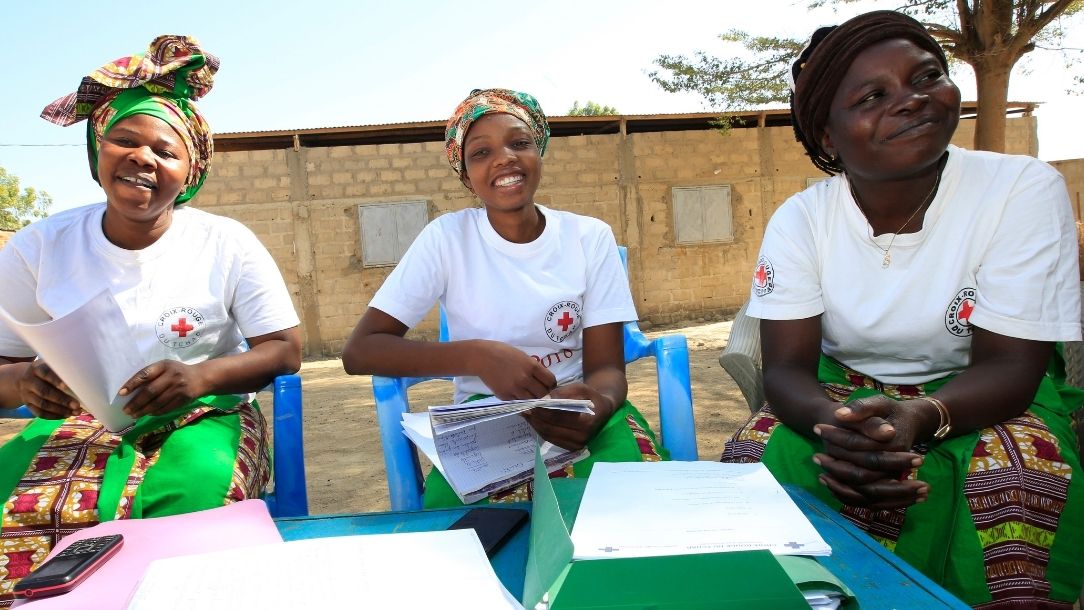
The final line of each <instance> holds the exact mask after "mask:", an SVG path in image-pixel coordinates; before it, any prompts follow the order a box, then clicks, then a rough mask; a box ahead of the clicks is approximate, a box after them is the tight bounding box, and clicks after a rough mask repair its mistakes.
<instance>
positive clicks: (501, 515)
mask: <svg viewBox="0 0 1084 610" xmlns="http://www.w3.org/2000/svg"><path fill="white" fill-rule="evenodd" d="M527 515H528V513H527V511H525V510H523V509H522V508H472V509H470V510H469V511H467V514H465V515H463V516H462V517H460V518H459V520H458V521H456V522H455V523H453V524H451V525H449V526H448V529H450V530H465V529H468V528H473V529H474V531H475V532H476V533H477V534H478V539H479V540H481V541H482V548H483V549H485V550H486V555H487V556H488V557H493V555H494V554H495V553H496V552H497V550H498V549H500V548H501V545H502V544H504V543H505V541H506V540H508V539H509V538H511V537H512V533H513V532H515V531H516V529H517V528H519V526H521V525H523V524H524V523H526V521H527Z"/></svg>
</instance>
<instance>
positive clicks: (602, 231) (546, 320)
mask: <svg viewBox="0 0 1084 610" xmlns="http://www.w3.org/2000/svg"><path fill="white" fill-rule="evenodd" d="M445 135H446V138H445V140H446V141H445V149H446V151H447V156H448V162H449V163H450V164H451V166H452V169H453V170H454V171H455V172H456V174H458V175H459V179H460V181H461V182H462V183H463V185H464V186H465V187H466V188H467V189H468V190H469V191H470V192H471V193H472V194H474V195H475V196H476V197H477V198H478V199H479V200H481V203H482V207H481V208H471V209H466V210H461V211H459V212H453V213H450V214H445V215H443V216H441V217H440V218H438V219H436V220H434V221H433V222H431V223H430V224H429V225H428V226H427V227H426V228H425V230H423V231H422V233H421V235H419V236H418V238H417V239H416V240H415V241H414V243H413V244H412V245H411V246H410V249H409V250H408V251H407V253H406V255H404V256H403V259H402V261H400V262H399V264H398V265H397V266H396V268H395V270H394V271H392V273H391V275H390V276H389V277H388V279H387V280H386V281H385V282H384V285H383V286H381V287H380V290H378V291H377V293H376V295H375V296H374V297H373V300H372V301H371V302H370V304H369V308H368V309H367V310H366V312H365V314H364V315H363V316H362V318H361V320H360V321H359V322H358V325H357V327H356V328H355V329H354V333H353V334H352V335H351V337H350V339H349V340H348V341H347V344H346V347H345V349H344V350H343V365H344V366H345V367H346V370H347V372H349V373H352V374H380V375H396V376H400V375H456V378H455V386H456V388H455V401H456V402H463V401H466V400H473V399H475V398H480V397H482V396H496V397H498V398H501V399H506V400H507V399H528V398H541V397H544V396H547V395H548V396H550V397H553V398H567V399H584V400H589V401H591V404H592V405H593V412H592V413H589V414H588V413H575V412H568V411H558V410H555V409H535V410H533V411H530V412H528V415H527V418H528V421H529V422H530V424H531V425H532V426H533V427H534V429H535V430H536V431H537V432H538V433H539V435H540V436H541V437H542V438H543V439H545V440H547V441H550V443H552V444H553V445H555V446H557V447H559V448H560V449H554V450H553V454H551V455H553V456H554V461H555V462H556V464H555V465H553V466H552V467H551V470H552V471H553V473H554V476H558V475H559V476H575V477H586V476H587V474H588V473H589V472H590V470H591V467H592V465H593V464H595V463H597V462H624V461H656V460H660V459H665V458H666V457H667V456H668V454H667V452H666V450H665V449H663V448H661V447H660V446H659V444H658V443H657V442H656V438H655V434H654V433H653V432H652V431H651V428H650V427H649V426H648V424H647V422H646V421H645V420H644V418H643V416H642V415H641V414H640V412H639V411H637V409H636V408H635V407H634V406H633V405H632V404H630V403H629V402H628V401H627V400H626V394H627V391H628V384H627V381H626V378H625V360H624V349H623V323H624V322H626V321H630V320H636V309H635V307H634V305H633V302H632V295H631V293H630V292H629V286H628V280H627V277H626V275H625V272H624V270H623V269H622V266H621V259H620V256H619V254H618V250H617V243H616V242H615V241H614V236H613V232H612V231H611V230H610V227H609V226H607V225H606V224H605V223H603V222H602V221H600V220H598V219H595V218H588V217H586V216H580V215H578V214H572V213H570V212H563V211H559V210H554V209H550V208H548V207H545V206H542V205H539V204H537V203H535V199H534V197H535V192H536V191H537V189H538V185H539V181H540V180H541V178H542V156H543V154H545V152H546V148H547V145H548V142H549V126H548V124H547V122H546V117H545V115H544V114H543V113H542V109H541V107H539V105H538V102H537V100H535V98H534V97H532V96H531V95H529V94H527V93H521V92H517V91H511V90H508V89H484V90H475V91H472V92H471V94H470V95H469V96H468V97H467V99H465V100H463V102H461V103H460V104H459V106H458V107H457V108H456V110H455V112H454V113H453V115H452V117H451V118H450V119H449V120H448V126H447V130H446V134H445ZM437 301H439V302H440V303H441V304H442V305H444V310H445V312H446V313H447V321H448V331H449V338H450V341H448V342H446V343H443V344H433V343H427V342H420V341H413V340H410V339H407V338H405V337H404V335H405V334H406V332H407V330H408V329H409V328H410V327H411V326H414V325H415V324H417V323H418V322H420V321H421V319H422V318H423V317H424V316H425V314H426V313H428V312H429V311H430V310H431V309H432V307H433V305H434V303H436V302H437ZM584 449H587V450H588V451H589V457H586V459H582V460H581V461H576V463H574V464H572V463H570V462H572V461H575V460H579V459H580V458H582V457H584V451H583V450H584ZM551 464H553V462H551ZM517 474H518V473H517ZM475 491H477V490H470V489H462V488H460V489H456V488H454V487H453V486H452V485H451V484H450V483H449V481H448V480H446V479H445V478H444V477H443V476H442V475H441V473H440V472H438V471H437V470H435V469H434V470H433V471H432V472H431V473H430V475H429V477H428V478H427V479H426V483H425V497H424V503H425V506H428V507H435V506H448V505H455V504H460V503H462V502H474V501H481V502H487V501H505V502H508V501H524V500H527V499H529V498H530V494H531V484H530V481H528V482H527V483H523V479H522V478H514V477H513V479H511V480H510V479H505V480H503V481H499V482H497V483H494V484H493V485H492V486H491V487H489V488H487V489H484V490H482V491H478V492H477V493H472V492H475Z"/></svg>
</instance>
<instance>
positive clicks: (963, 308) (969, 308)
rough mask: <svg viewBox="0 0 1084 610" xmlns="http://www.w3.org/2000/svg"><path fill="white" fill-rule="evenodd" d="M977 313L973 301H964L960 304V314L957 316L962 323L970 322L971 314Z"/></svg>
mask: <svg viewBox="0 0 1084 610" xmlns="http://www.w3.org/2000/svg"><path fill="white" fill-rule="evenodd" d="M973 311H975V304H974V303H972V302H971V301H964V302H963V303H960V312H959V313H958V314H956V316H957V317H958V318H959V319H960V321H961V322H970V320H971V312H973Z"/></svg>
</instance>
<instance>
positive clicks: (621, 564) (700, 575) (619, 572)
mask: <svg viewBox="0 0 1084 610" xmlns="http://www.w3.org/2000/svg"><path fill="white" fill-rule="evenodd" d="M558 483H560V481H558ZM563 508H567V507H562V505H561V504H560V503H559V502H558V500H557V495H556V494H555V493H554V489H553V484H552V483H551V482H550V479H549V476H548V474H547V472H546V469H545V467H544V465H543V464H542V457H541V455H540V454H538V452H537V450H536V453H535V484H534V505H533V507H532V510H531V541H530V550H529V552H528V555H527V571H526V574H525V578H524V586H523V605H524V607H526V608H534V607H535V606H536V604H538V602H539V601H542V600H543V599H546V600H548V602H549V610H573V609H577V610H578V609H582V610H591V609H603V608H605V609H608V610H616V609H619V608H642V609H644V610H647V609H651V610H691V609H693V608H763V609H776V608H778V609H781V610H785V609H790V608H795V609H806V608H809V604H807V603H806V601H805V598H804V597H803V596H802V594H801V592H800V591H799V590H798V588H797V587H796V586H795V585H794V582H793V581H791V579H790V577H789V576H787V573H786V572H785V571H784V570H783V568H782V567H781V566H780V565H779V562H778V561H776V558H775V557H774V556H773V555H772V553H771V552H770V551H764V550H760V551H743V552H734V553H706V554H700V555H668V556H660V557H634V558H619V559H592V560H582V561H574V560H573V559H572V555H573V546H572V539H571V537H570V536H569V533H568V526H567V525H566V523H569V522H571V520H572V517H573V515H575V511H574V510H563ZM562 513H567V514H562Z"/></svg>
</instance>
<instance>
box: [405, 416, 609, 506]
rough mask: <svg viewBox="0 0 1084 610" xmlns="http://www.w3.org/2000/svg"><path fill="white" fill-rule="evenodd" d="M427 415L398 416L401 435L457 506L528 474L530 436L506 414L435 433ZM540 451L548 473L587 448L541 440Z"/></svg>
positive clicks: (532, 440) (522, 423) (531, 453)
mask: <svg viewBox="0 0 1084 610" xmlns="http://www.w3.org/2000/svg"><path fill="white" fill-rule="evenodd" d="M479 402H481V401H479ZM433 417H434V416H433V414H432V412H431V411H430V412H429V413H404V414H403V421H402V424H403V432H404V433H405V434H406V435H407V438H409V439H410V440H411V441H412V442H413V443H414V444H415V445H416V446H417V447H418V450H419V451H421V452H422V453H424V454H425V456H426V457H428V458H429V461H431V462H433V466H434V467H436V469H437V470H439V471H440V473H441V474H443V475H444V478H445V479H447V480H448V483H449V485H451V486H452V490H453V491H455V493H456V495H457V496H459V499H460V500H462V501H463V502H465V503H471V502H476V501H478V500H480V499H482V498H484V497H486V496H487V495H489V494H490V493H493V492H496V491H501V490H503V489H508V488H510V487H514V486H516V485H519V484H520V483H522V482H524V481H526V480H528V479H530V478H531V477H532V476H533V472H534V451H535V443H536V441H535V432H534V430H533V429H532V428H531V426H530V424H528V423H527V420H525V419H523V418H522V417H519V416H517V415H515V413H510V412H507V413H504V414H501V415H492V414H487V415H486V416H485V417H482V418H480V419H478V420H476V421H473V422H467V423H465V424H461V423H457V425H454V426H452V427H451V428H450V429H445V431H444V432H438V433H434V430H435V429H436V428H437V425H435V424H433V423H432V418H433ZM540 449H541V451H542V459H543V460H545V462H546V467H547V468H548V469H549V471H550V472H553V471H555V470H559V469H561V468H564V467H565V466H567V465H569V464H572V463H574V462H577V461H579V460H582V459H583V458H585V457H587V456H588V455H590V454H589V452H588V451H587V449H581V450H579V451H568V450H566V449H563V448H561V447H558V446H557V445H553V444H551V443H545V442H544V443H542V444H541V447H540Z"/></svg>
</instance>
